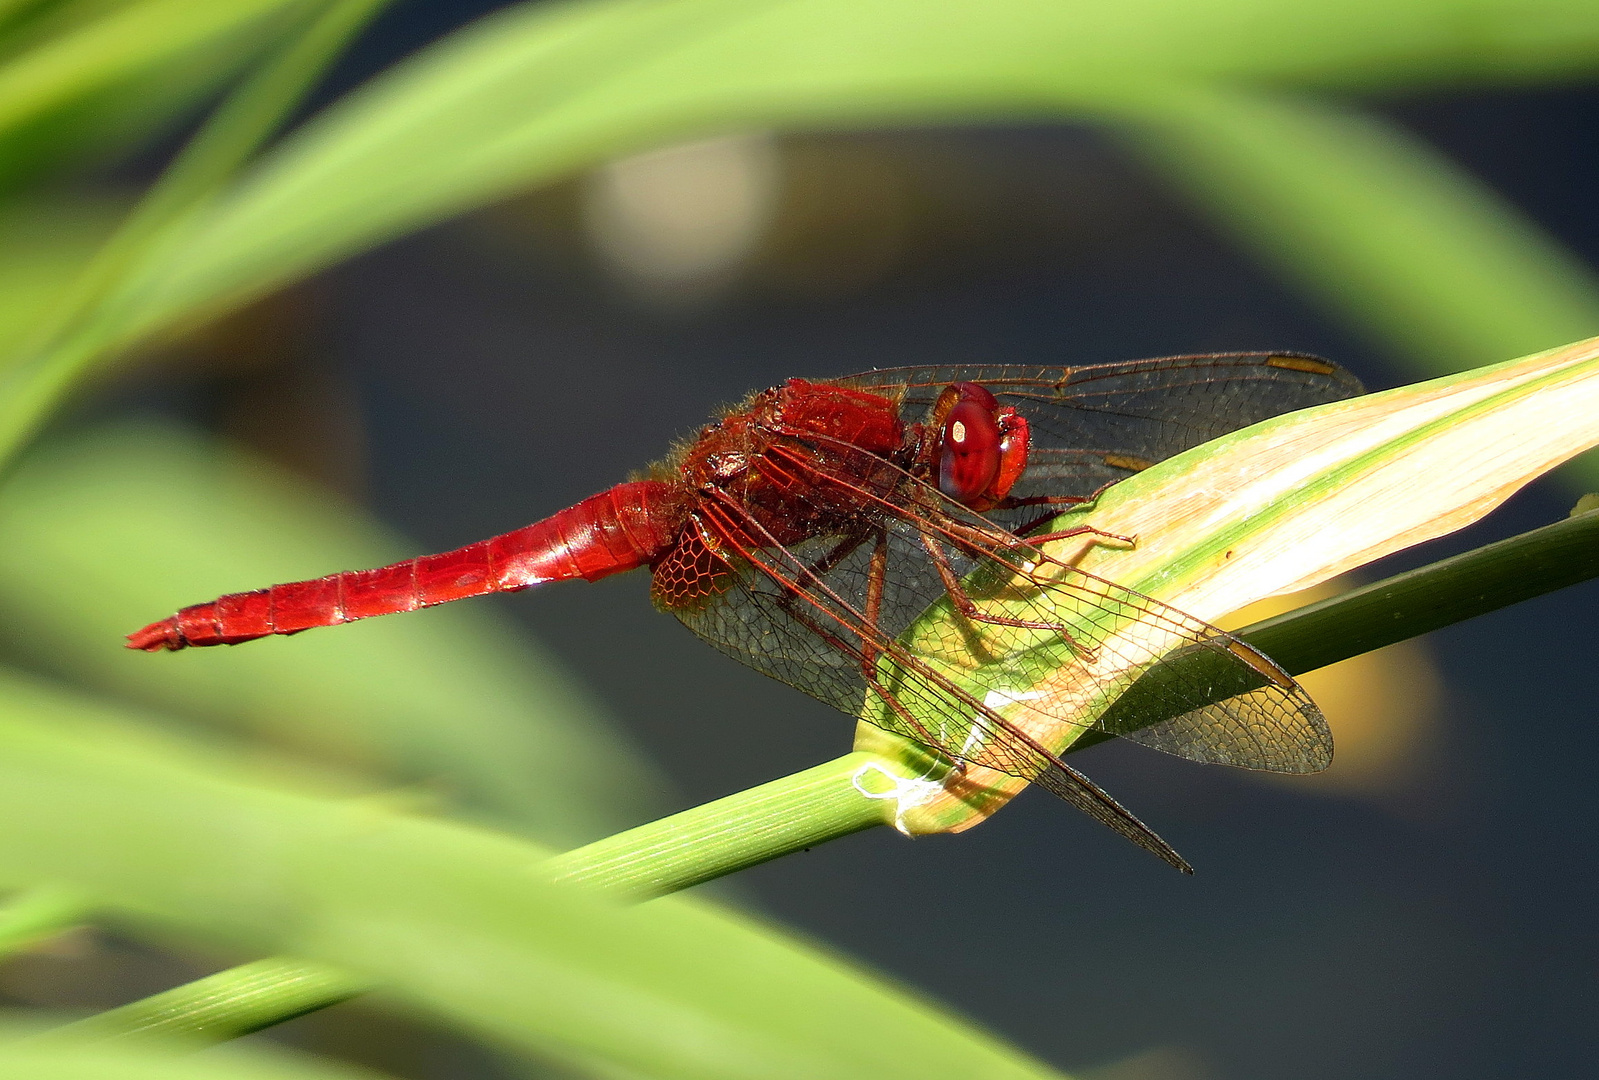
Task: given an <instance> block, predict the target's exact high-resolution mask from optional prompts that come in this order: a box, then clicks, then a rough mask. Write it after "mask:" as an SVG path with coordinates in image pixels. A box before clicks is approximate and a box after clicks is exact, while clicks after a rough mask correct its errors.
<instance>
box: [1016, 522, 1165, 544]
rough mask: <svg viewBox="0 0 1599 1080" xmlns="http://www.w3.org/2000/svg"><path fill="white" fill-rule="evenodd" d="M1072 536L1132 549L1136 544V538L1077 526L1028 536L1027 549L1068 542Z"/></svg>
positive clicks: (1088, 526)
mask: <svg viewBox="0 0 1599 1080" xmlns="http://www.w3.org/2000/svg"><path fill="white" fill-rule="evenodd" d="M1074 536H1092V537H1095V538H1096V541H1097V542H1098V543H1106V542H1114V543H1117V544H1126V545H1127V546H1128V547H1134V546H1136V545H1137V544H1138V538H1137V537H1134V536H1123V535H1122V534H1121V533H1113V532H1106V531H1105V530H1104V529H1096V528H1094V527H1093V526H1092V525H1077V526H1075V527H1073V528H1070V529H1062V530H1060V531H1059V532H1051V533H1044V534H1043V535H1041V536H1029V537H1027V538H1026V539H1027V544H1028V546H1029V547H1037V546H1038V545H1039V544H1047V543H1049V542H1050V541H1051V540H1069V539H1071V538H1072V537H1074Z"/></svg>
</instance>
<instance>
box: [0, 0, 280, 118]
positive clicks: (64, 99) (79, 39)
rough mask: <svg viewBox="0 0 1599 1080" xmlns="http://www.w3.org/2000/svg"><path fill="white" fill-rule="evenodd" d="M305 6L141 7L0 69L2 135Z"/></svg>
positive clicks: (209, 1) (230, 1)
mask: <svg viewBox="0 0 1599 1080" xmlns="http://www.w3.org/2000/svg"><path fill="white" fill-rule="evenodd" d="M304 4H305V0H138V2H135V3H130V4H125V5H122V6H120V7H117V8H114V9H112V10H110V11H107V12H106V13H105V14H103V15H102V16H101V17H99V18H96V19H94V20H92V21H89V22H86V23H83V24H81V25H78V26H75V27H72V28H71V29H70V30H68V31H67V32H65V33H63V34H61V35H60V36H58V37H54V38H51V39H49V40H46V41H43V42H40V43H39V44H37V45H35V46H34V47H33V48H31V49H29V50H27V51H26V52H24V53H22V54H21V55H19V56H14V57H12V58H11V59H10V60H9V62H7V63H6V64H4V65H3V66H0V132H4V131H6V130H7V129H10V128H14V127H16V126H18V125H21V124H24V123H26V122H28V121H30V120H32V119H34V118H37V117H39V116H41V115H43V114H45V113H47V112H48V111H50V110H52V109H56V108H60V107H61V106H62V105H64V104H66V103H68V102H70V101H71V100H73V99H74V98H78V97H82V96H85V95H88V94H90V93H92V92H94V91H96V90H99V89H101V88H104V87H107V86H112V85H115V84H116V83H118V82H121V81H123V80H125V79H128V78H130V77H132V76H134V75H137V74H139V73H141V72H145V71H149V70H152V69H156V68H159V67H160V66H161V65H163V64H171V63H177V62H181V61H183V60H185V59H186V58H187V57H188V56H189V55H190V54H191V53H192V52H194V51H195V50H196V49H197V48H199V47H201V46H211V45H214V44H216V43H217V42H218V39H220V38H224V37H226V36H229V35H235V34H239V35H243V34H250V33H260V32H261V29H262V27H263V26H264V25H266V24H267V22H268V21H269V20H271V19H272V18H274V17H278V16H281V14H282V13H283V12H285V11H292V10H293V9H295V8H299V7H303V6H304Z"/></svg>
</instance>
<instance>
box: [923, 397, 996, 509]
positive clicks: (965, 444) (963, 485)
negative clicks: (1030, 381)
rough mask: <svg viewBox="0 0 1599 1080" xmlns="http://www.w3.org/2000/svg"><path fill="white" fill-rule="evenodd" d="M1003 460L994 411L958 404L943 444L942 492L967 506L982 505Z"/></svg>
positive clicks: (940, 453)
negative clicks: (980, 502) (981, 500)
mask: <svg viewBox="0 0 1599 1080" xmlns="http://www.w3.org/2000/svg"><path fill="white" fill-rule="evenodd" d="M990 400H992V398H990ZM1001 456H1002V454H1001V447H1000V430H999V422H998V421H997V420H996V419H995V418H994V410H993V409H992V408H986V407H984V405H982V404H980V403H979V402H977V401H974V400H971V399H967V400H964V401H958V402H956V403H955V407H954V408H953V409H951V410H950V412H949V416H948V418H947V419H945V421H944V432H943V438H942V439H941V440H940V442H939V450H938V490H939V491H942V492H943V493H944V494H945V495H948V496H949V497H950V498H952V499H954V500H955V501H956V502H958V503H962V504H963V505H970V504H972V503H975V502H977V501H979V500H980V499H982V498H983V496H984V495H985V494H987V492H988V489H989V487H990V486H991V485H992V484H993V482H994V477H995V476H996V475H998V473H999V463H1000V458H1001Z"/></svg>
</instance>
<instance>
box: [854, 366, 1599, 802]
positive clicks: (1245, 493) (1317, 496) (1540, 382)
mask: <svg viewBox="0 0 1599 1080" xmlns="http://www.w3.org/2000/svg"><path fill="white" fill-rule="evenodd" d="M1596 417H1599V338H1595V339H1591V340H1588V341H1584V342H1578V343H1576V344H1574V345H1570V346H1566V347H1565V348H1562V349H1553V350H1549V351H1548V352H1545V353H1539V354H1535V355H1533V356H1529V357H1523V358H1521V359H1519V360H1512V361H1508V362H1506V363H1503V364H1496V365H1491V366H1489V367H1486V368H1480V369H1477V370H1475V371H1470V372H1465V373H1462V374H1459V375H1451V376H1445V377H1443V378H1440V379H1434V380H1432V381H1429V382H1424V383H1417V384H1414V385H1411V386H1405V387H1399V388H1397V389H1395V390H1389V391H1385V392H1383V393H1380V394H1369V395H1366V396H1364V397H1358V398H1353V399H1350V400H1347V401H1340V402H1334V403H1332V404H1330V405H1322V406H1318V407H1316V408H1314V409H1306V410H1302V411H1300V412H1296V413H1290V414H1288V415H1286V416H1280V417H1276V418H1273V419H1270V420H1266V421H1263V422H1262V423H1259V424H1255V425H1253V426H1252V427H1248V428H1245V429H1244V430H1242V431H1239V432H1235V433H1233V434H1231V435H1226V436H1223V437H1222V438H1219V439H1216V440H1213V441H1212V442H1209V443H1206V444H1205V445H1203V446H1200V447H1196V448H1194V449H1192V450H1189V451H1187V452H1186V453H1183V454H1179V455H1177V456H1176V457H1173V458H1170V459H1168V460H1166V461H1164V462H1161V463H1159V464H1157V465H1155V466H1153V467H1151V468H1149V469H1146V470H1144V471H1143V472H1141V473H1138V474H1137V475H1135V476H1133V477H1130V478H1129V479H1127V480H1124V481H1122V482H1121V483H1119V484H1116V485H1115V486H1114V487H1111V488H1109V489H1108V490H1106V491H1105V492H1104V493H1103V494H1102V495H1101V496H1100V497H1099V498H1098V499H1097V500H1096V501H1095V502H1094V503H1093V504H1090V505H1086V506H1084V507H1081V508H1074V509H1073V511H1072V512H1070V513H1068V514H1065V515H1062V516H1061V517H1060V518H1059V519H1058V520H1057V525H1059V526H1060V527H1061V528H1064V529H1070V528H1072V527H1073V526H1077V525H1090V526H1092V527H1093V528H1094V529H1096V530H1100V531H1101V532H1100V535H1103V534H1110V535H1112V536H1123V537H1133V538H1136V542H1135V543H1134V544H1131V545H1126V544H1119V543H1118V544H1106V543H1102V542H1096V541H1095V539H1094V537H1093V536H1079V537H1076V538H1073V539H1069V540H1065V541H1060V542H1057V543H1056V544H1053V545H1050V546H1049V548H1048V550H1049V553H1050V554H1051V555H1052V556H1053V557H1054V558H1055V559H1056V560H1059V562H1057V563H1055V564H1053V565H1052V564H1049V563H1044V564H1042V565H1040V566H1039V567H1037V568H1036V577H1035V578H1032V579H1030V578H1028V577H1027V576H1026V575H1023V574H1021V573H1017V574H1015V575H1014V576H1010V577H1005V578H1003V579H1002V578H1001V576H1000V575H998V574H997V573H988V574H983V575H980V576H974V577H973V579H972V580H971V581H969V582H968V588H969V590H970V591H971V595H972V596H973V597H974V599H976V600H977V602H978V603H979V605H981V606H984V607H985V608H986V609H987V610H989V611H990V612H991V613H993V614H997V615H1004V614H1011V613H1013V612H1014V609H1013V608H1007V607H1006V605H1007V604H1015V603H1016V602H1018V601H1019V600H1029V601H1033V602H1038V603H1049V604H1053V606H1054V612H1055V617H1056V618H1058V619H1059V621H1060V622H1061V623H1062V625H1063V626H1064V627H1065V629H1066V635H1062V634H1059V633H1055V632H1052V631H1041V630H1017V629H1013V628H1010V627H1004V626H990V625H982V626H978V625H968V624H966V623H965V622H964V620H962V619H961V617H960V616H958V615H957V614H955V613H954V612H953V611H952V609H951V605H950V604H949V603H948V602H940V603H938V604H935V605H933V607H931V608H930V609H929V610H928V611H927V612H926V613H924V614H923V615H922V616H921V617H920V618H919V619H918V620H917V621H916V622H915V623H914V624H912V626H911V627H910V628H909V629H908V630H907V631H906V632H905V634H904V635H902V638H901V640H902V642H905V643H907V644H908V645H911V646H914V644H915V643H916V642H918V641H920V640H923V639H930V640H935V641H941V642H942V641H949V640H966V641H970V642H972V643H973V644H972V648H971V650H970V653H969V657H968V656H963V655H955V654H951V653H949V652H942V653H935V654H934V655H936V656H938V657H939V658H940V660H941V661H943V666H944V667H945V669H946V670H945V674H946V675H947V676H948V677H949V678H950V679H952V680H953V681H955V682H956V683H957V684H958V685H959V686H960V687H961V688H962V689H963V690H964V691H966V692H967V693H969V694H971V695H973V696H975V697H976V698H977V699H978V700H984V699H985V698H987V699H989V700H993V698H992V696H991V695H994V694H1003V696H1004V698H1005V700H1006V701H1007V702H1008V704H1007V705H1005V706H1003V708H1004V710H1005V718H1006V719H1007V720H1008V721H1009V722H1010V723H1012V724H1013V725H1017V726H1019V727H1021V728H1023V729H1024V730H1026V731H1028V732H1029V733H1030V735H1031V736H1032V737H1033V738H1034V739H1035V740H1036V741H1037V742H1038V743H1040V744H1042V745H1044V746H1046V747H1048V748H1050V749H1052V750H1054V751H1056V752H1061V751H1064V750H1065V749H1066V748H1068V747H1070V746H1071V745H1073V744H1074V743H1075V742H1076V741H1077V739H1078V738H1080V737H1081V736H1082V735H1084V734H1085V733H1086V732H1087V731H1089V730H1092V727H1093V725H1095V724H1096V723H1097V722H1098V721H1099V720H1100V719H1101V718H1102V717H1103V716H1104V715H1106V713H1107V710H1109V709H1111V708H1112V707H1113V706H1114V705H1115V704H1116V703H1117V700H1118V699H1119V698H1121V697H1122V695H1123V694H1124V693H1126V692H1128V690H1129V688H1131V687H1133V686H1134V685H1135V684H1137V683H1139V682H1141V681H1144V677H1145V676H1146V675H1147V676H1148V677H1149V679H1151V680H1155V681H1156V683H1157V685H1159V686H1165V685H1168V684H1166V683H1164V682H1163V681H1161V680H1162V679H1163V676H1162V675H1161V670H1160V668H1159V664H1158V662H1159V661H1160V660H1162V659H1164V658H1166V657H1178V658H1180V657H1181V656H1182V655H1183V654H1184V652H1185V650H1186V651H1189V652H1191V650H1187V646H1188V644H1189V642H1190V641H1191V640H1193V638H1192V635H1191V633H1190V631H1189V630H1185V629H1184V628H1183V627H1182V626H1181V624H1180V623H1179V622H1176V621H1174V620H1173V619H1172V618H1171V617H1164V618H1163V617H1158V616H1151V615H1148V614H1147V613H1146V612H1145V609H1144V606H1143V603H1142V598H1145V597H1147V598H1151V599H1153V600H1156V601H1159V602H1161V603H1163V604H1168V605H1170V606H1171V607H1172V608H1175V609H1177V611H1179V612H1184V613H1187V614H1188V615H1191V616H1194V617H1197V618H1198V619H1201V620H1205V621H1206V622H1211V623H1214V622H1216V621H1217V620H1219V619H1222V618H1224V617H1225V616H1227V615H1228V614H1230V613H1232V612H1234V611H1237V610H1239V609H1241V608H1243V607H1245V606H1247V605H1249V604H1252V603H1254V602H1255V601H1257V600H1261V599H1264V598H1266V597H1268V596H1273V595H1277V594H1279V593H1289V592H1295V591H1298V590H1301V589H1306V588H1309V587H1311V586H1313V585H1316V584H1319V583H1320V582H1322V581H1326V580H1328V579H1329V578H1331V577H1334V576H1336V575H1337V574H1340V573H1343V572H1345V571H1347V570H1350V569H1353V568H1354V567H1357V566H1360V565H1363V564H1365V563H1367V562H1370V561H1372V560H1374V559H1378V558H1381V557H1382V556H1384V555H1387V554H1390V553H1392V552H1395V551H1399V550H1401V549H1403V548H1405V547H1409V546H1411V545H1413V544H1417V543H1420V542H1422V541H1424V540H1429V539H1432V538H1434V537H1437V536H1442V535H1444V534H1445V533H1448V532H1451V531H1453V530H1455V529H1459V528H1462V527H1463V526H1465V525H1468V524H1470V523H1472V522H1474V521H1476V520H1478V519H1479V518H1481V517H1482V516H1483V515H1484V514H1486V513H1488V512H1489V511H1490V510H1492V509H1493V508H1494V507H1496V506H1498V505H1499V504H1500V503H1501V502H1503V501H1504V500H1505V499H1506V498H1508V497H1509V496H1510V495H1511V494H1512V493H1513V492H1515V491H1516V490H1518V489H1519V488H1520V487H1521V486H1523V485H1525V484H1527V483H1529V482H1530V481H1531V480H1533V479H1534V478H1536V477H1538V476H1540V475H1542V474H1543V473H1545V472H1547V471H1548V470H1550V469H1552V468H1554V467H1555V466H1557V465H1559V464H1560V463H1562V462H1563V461H1565V460H1567V459H1569V458H1571V457H1572V456H1574V455H1576V454H1578V453H1581V452H1583V451H1584V450H1587V449H1590V448H1592V447H1594V446H1596V445H1599V419H1596ZM1441 476H1446V477H1448V478H1449V480H1448V482H1447V483H1440V482H1439V477H1441ZM1068 567H1071V568H1075V569H1067V568H1068ZM1079 570H1080V571H1083V572H1086V573H1087V574H1091V575H1095V576H1097V577H1098V578H1099V579H1101V580H1102V581H1104V582H1114V583H1116V586H1119V587H1123V588H1125V589H1130V590H1132V591H1133V596H1132V598H1131V599H1130V600H1129V598H1128V597H1127V596H1126V595H1125V594H1123V595H1122V596H1121V598H1120V599H1118V598H1117V596H1116V594H1115V593H1113V592H1112V591H1111V589H1110V587H1109V586H1108V585H1103V584H1095V582H1094V581H1093V579H1092V578H1084V577H1083V576H1082V575H1081V574H1079V573H1078V572H1077V571H1079ZM1057 580H1058V582H1059V583H1062V584H1064V585H1065V586H1067V587H1068V588H1070V589H1074V590H1079V591H1080V594H1081V593H1087V594H1091V595H1093V596H1094V597H1095V599H1094V600H1093V602H1088V601H1080V602H1079V601H1078V600H1071V601H1065V602H1061V603H1058V604H1057V603H1055V602H1054V600H1053V598H1052V594H1047V593H1045V592H1044V591H1043V590H1042V589H1041V588H1039V584H1040V583H1041V582H1042V583H1051V582H1056V581H1057ZM1068 636H1069V637H1068ZM1085 641H1087V642H1094V643H1095V644H1096V648H1094V649H1093V650H1091V651H1085V650H1082V649H1080V648H1075V647H1073V645H1072V644H1071V642H1077V643H1081V642H1085ZM1200 655H1201V656H1204V655H1214V654H1207V653H1201V654H1200ZM1228 666H1229V667H1230V668H1231V669H1234V670H1237V671H1239V672H1241V673H1243V674H1245V675H1248V674H1250V672H1249V669H1247V668H1245V667H1243V666H1241V665H1236V664H1234V665H1228ZM891 676H892V672H891V671H886V672H885V677H891ZM1214 681H1215V680H1212V679H1209V678H1208V677H1207V678H1206V679H1193V680H1189V682H1190V684H1191V685H1200V684H1205V683H1207V682H1214ZM1259 683H1260V680H1258V678H1257V681H1256V685H1259ZM1249 689H1251V687H1248V686H1241V687H1239V688H1238V689H1237V690H1236V691H1235V692H1237V693H1242V692H1245V691H1247V690H1249ZM1225 696H1231V694H1228V695H1225ZM1153 700H1155V701H1156V702H1159V701H1160V700H1161V699H1160V698H1158V697H1156V698H1154V699H1153ZM1167 702H1168V703H1171V704H1174V705H1175V703H1174V702H1170V696H1169V695H1168V698H1167ZM907 704H908V705H909V707H911V708H912V709H914V708H915V702H914V700H912V701H909V702H907ZM1207 704H1209V702H1206V701H1186V700H1185V701H1184V703H1183V704H1182V706H1181V707H1176V708H1174V709H1173V710H1172V711H1170V712H1168V713H1167V714H1166V715H1162V716H1156V717H1153V719H1152V721H1151V722H1158V721H1160V720H1165V719H1170V718H1171V717H1172V716H1175V715H1178V714H1180V713H1182V712H1186V711H1188V710H1189V709H1193V708H1199V707H1202V706H1204V705H1207ZM866 705H867V707H868V708H869V709H872V708H880V707H881V706H880V705H878V704H877V703H876V702H874V701H871V700H868V701H867V702H866ZM863 715H864V716H866V717H871V716H872V713H870V712H867V713H863ZM929 722H930V723H934V724H937V723H938V722H939V721H937V720H936V719H930V720H929ZM894 726H895V725H894V724H892V723H889V722H883V723H879V724H878V725H877V726H873V725H872V724H868V723H863V724H862V725H860V726H859V727H858V729H857V738H856V748H857V749H860V750H868V751H873V752H877V753H880V754H883V755H885V756H896V753H895V749H894V748H895V747H896V746H899V747H901V748H902V750H903V754H904V755H905V756H907V759H914V758H917V757H921V756H923V753H924V752H923V751H922V750H920V749H919V748H917V747H915V746H914V745H913V744H909V743H907V742H906V741H905V740H903V739H899V738H898V737H897V736H889V735H885V734H884V733H883V731H882V730H881V728H883V727H889V728H892V727H894ZM1135 726H1136V725H1135ZM961 738H963V733H962V732H958V731H957V732H953V733H950V735H949V741H956V742H958V741H959V740H960V739H961ZM960 786H961V787H962V789H963V790H961V791H957V790H955V787H954V786H953V785H952V786H951V789H950V791H948V792H947V793H943V794H937V795H935V796H934V797H933V798H931V799H927V800H924V801H923V802H922V803H920V804H919V805H917V806H915V807H914V808H913V812H911V813H908V814H906V815H904V816H903V817H902V823H903V827H905V828H907V830H908V831H911V832H942V831H954V830H958V829H960V828H965V827H969V826H970V825H971V824H972V823H973V822H974V821H975V820H977V819H980V818H981V817H983V816H986V815H987V814H990V813H993V812H994V811H995V810H996V809H998V807H999V806H1002V805H1003V804H1004V802H1005V800H1006V799H1007V798H1008V797H1010V796H1011V795H1013V794H1014V793H1015V792H1017V791H1019V790H1021V788H1022V787H1024V786H1025V782H1024V780H1021V779H1018V778H1016V777H1014V776H1010V775H1007V774H1004V773H1001V772H998V771H997V770H992V769H984V768H974V769H970V770H968V771H967V772H966V773H965V774H963V776H962V778H961V785H960Z"/></svg>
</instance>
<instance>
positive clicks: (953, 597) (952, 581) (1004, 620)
mask: <svg viewBox="0 0 1599 1080" xmlns="http://www.w3.org/2000/svg"><path fill="white" fill-rule="evenodd" d="M921 537H922V548H923V549H924V550H925V551H926V552H927V557H928V558H930V559H932V560H933V568H934V569H935V570H937V571H938V579H939V581H941V582H942V583H943V585H944V591H945V592H946V593H948V594H949V598H950V601H951V602H952V603H953V604H954V605H955V610H957V611H959V612H960V613H961V614H962V615H964V616H965V617H966V618H968V619H970V620H972V621H973V622H980V623H988V624H990V625H992V626H1013V627H1015V628H1017V629H1018V630H1052V631H1054V632H1055V633H1057V634H1059V635H1060V636H1061V638H1062V639H1064V640H1065V642H1066V644H1067V646H1068V647H1069V648H1070V649H1071V650H1072V651H1073V652H1076V653H1079V654H1083V655H1086V654H1087V653H1088V652H1089V650H1087V649H1085V648H1084V647H1083V646H1081V645H1079V644H1078V643H1077V642H1076V641H1075V640H1073V639H1072V636H1071V634H1070V633H1069V632H1068V631H1067V629H1066V627H1064V626H1062V625H1061V624H1060V623H1056V622H1042V621H1039V620H1036V619H1013V618H1010V617H1009V616H1007V615H989V614H987V613H986V612H984V611H983V609H982V608H980V607H978V606H977V601H975V600H973V599H972V598H971V597H970V596H968V595H967V593H966V588H965V586H963V585H962V584H961V580H960V577H959V576H958V575H956V573H955V568H954V567H953V566H951V565H950V562H949V553H948V552H946V551H945V550H944V546H943V545H942V544H940V543H939V542H938V538H937V537H935V536H933V535H932V534H931V533H929V532H928V531H927V530H925V529H924V530H922V532H921Z"/></svg>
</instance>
